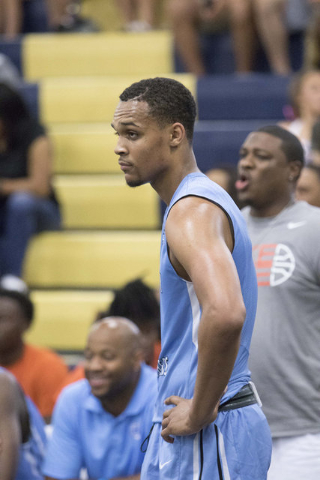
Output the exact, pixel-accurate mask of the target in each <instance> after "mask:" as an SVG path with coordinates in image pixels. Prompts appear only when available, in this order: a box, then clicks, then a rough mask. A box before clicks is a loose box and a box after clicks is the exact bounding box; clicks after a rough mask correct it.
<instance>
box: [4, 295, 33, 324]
mask: <svg viewBox="0 0 320 480" xmlns="http://www.w3.org/2000/svg"><path fill="white" fill-rule="evenodd" d="M0 298H10V299H11V300H14V301H15V302H16V303H17V304H18V305H19V308H20V310H21V313H22V315H23V317H24V318H25V319H26V320H27V322H28V324H29V326H30V325H31V323H32V320H33V313H34V307H33V303H32V301H31V300H30V298H29V297H28V296H27V295H25V294H23V293H20V292H17V291H15V290H5V289H3V288H0Z"/></svg>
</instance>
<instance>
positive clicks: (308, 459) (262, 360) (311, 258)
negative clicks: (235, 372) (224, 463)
mask: <svg viewBox="0 0 320 480" xmlns="http://www.w3.org/2000/svg"><path fill="white" fill-rule="evenodd" d="M303 162H304V158H303V148H302V146H301V144H300V142H299V141H298V139H297V137H296V136H295V135H293V134H292V133H290V132H288V131H286V130H284V129H282V128H281V127H279V126H268V127H263V128H261V129H259V130H257V131H255V132H253V133H251V134H250V135H249V136H248V137H247V139H246V140H245V142H244V143H243V145H242V147H241V149H240V160H239V164H238V168H239V180H238V182H237V188H238V194H239V198H240V200H241V201H243V202H244V203H245V204H246V205H247V207H246V208H245V209H244V210H243V214H244V218H245V220H246V222H247V225H248V230H249V235H250V237H251V241H252V245H253V256H254V261H255V267H256V271H257V277H258V290H259V294H258V308H257V315H256V322H255V328H254V331H253V336H252V342H251V349H250V353H251V355H250V359H249V367H250V370H251V372H252V378H253V380H254V382H256V385H257V388H258V391H259V394H260V395H261V400H262V405H263V407H262V408H263V410H264V413H265V414H266V417H267V420H268V422H269V425H270V429H271V434H272V439H273V453H272V460H271V466H270V470H269V474H268V480H302V479H308V480H319V478H320V456H319V451H320V416H319V395H320V387H319V370H320V350H319V343H320V329H319V312H320V242H319V238H320V210H319V209H317V208H314V207H311V206H310V205H308V204H307V203H305V202H296V201H295V200H294V191H295V187H296V183H297V180H298V178H299V175H300V172H301V169H302V167H303Z"/></svg>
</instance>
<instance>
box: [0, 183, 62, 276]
mask: <svg viewBox="0 0 320 480" xmlns="http://www.w3.org/2000/svg"><path fill="white" fill-rule="evenodd" d="M60 223H61V217H60V211H59V207H58V205H57V204H56V203H55V202H53V201H52V200H49V199H47V198H41V197H36V196H35V195H32V194H31V193H26V192H17V193H13V194H11V195H9V196H8V197H7V198H3V199H0V276H2V275H5V274H11V275H15V276H17V277H21V271H22V267H23V260H24V256H25V252H26V249H27V247H28V243H29V240H30V239H31V237H32V236H33V235H35V234H37V233H39V232H42V231H44V230H58V229H59V227H60Z"/></svg>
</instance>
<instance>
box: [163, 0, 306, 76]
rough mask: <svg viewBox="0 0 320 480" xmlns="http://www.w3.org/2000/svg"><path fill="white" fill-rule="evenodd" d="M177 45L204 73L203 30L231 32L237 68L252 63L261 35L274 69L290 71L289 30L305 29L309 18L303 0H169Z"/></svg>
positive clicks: (190, 67) (191, 66)
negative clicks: (201, 35)
mask: <svg viewBox="0 0 320 480" xmlns="http://www.w3.org/2000/svg"><path fill="white" fill-rule="evenodd" d="M168 6H169V8H168V18H169V19H170V20H171V22H172V29H173V34H174V38H175V43H176V47H177V51H178V53H179V54H180V56H181V59H182V61H183V63H184V65H185V68H186V70H187V71H189V72H191V73H195V74H196V75H204V74H205V73H206V72H205V65H204V61H203V59H202V57H201V45H200V34H201V33H217V32H222V31H227V29H228V26H229V27H230V33H231V35H232V38H233V50H234V57H235V64H236V71H237V72H238V73H248V72H251V71H253V69H254V60H255V54H256V50H257V48H256V47H257V41H256V38H257V36H258V37H259V39H260V42H261V44H262V46H263V47H264V50H265V53H266V56H267V59H268V61H269V65H270V69H271V71H272V72H273V73H276V74H280V75H287V74H289V73H290V72H291V65H290V58H289V48H288V43H289V32H290V31H291V30H292V31H296V30H297V31H303V30H304V29H305V27H306V26H307V23H308V19H309V9H308V5H307V4H306V2H305V0H290V1H288V0H185V1H183V2H182V1H180V0H168Z"/></svg>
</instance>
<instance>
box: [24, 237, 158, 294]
mask: <svg viewBox="0 0 320 480" xmlns="http://www.w3.org/2000/svg"><path fill="white" fill-rule="evenodd" d="M160 236H161V233H160V232H159V231H152V232H139V231H137V232H118V231H112V232H103V231H102V232H46V233H42V234H40V235H38V236H37V237H35V238H34V239H33V240H32V242H31V244H30V247H29V249H28V252H27V255H26V261H25V267H24V276H23V277H24V279H25V281H26V282H27V284H28V285H29V286H30V287H31V288H92V289H95V288H106V289H108V288H115V287H116V288H118V287H120V286H122V285H124V284H125V283H127V282H128V281H130V280H133V279H135V278H137V277H141V278H142V279H143V280H145V281H146V282H147V283H148V284H150V285H151V286H152V287H157V286H158V285H159V252H160Z"/></svg>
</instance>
